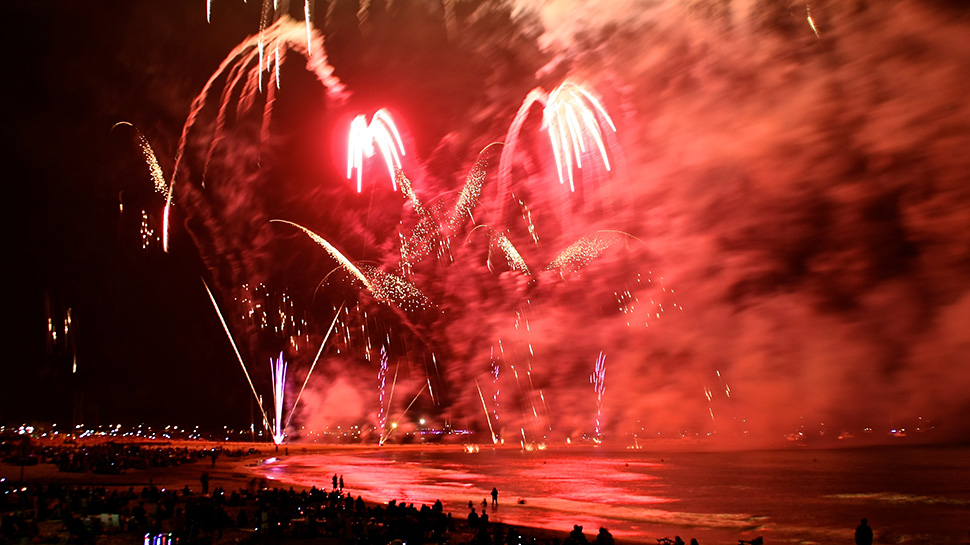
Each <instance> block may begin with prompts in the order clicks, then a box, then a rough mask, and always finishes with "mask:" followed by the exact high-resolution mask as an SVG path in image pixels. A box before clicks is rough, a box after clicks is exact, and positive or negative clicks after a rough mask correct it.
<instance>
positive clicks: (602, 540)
mask: <svg viewBox="0 0 970 545" xmlns="http://www.w3.org/2000/svg"><path fill="white" fill-rule="evenodd" d="M596 545H613V534H611V533H610V531H609V530H607V529H606V528H600V533H599V534H597V535H596Z"/></svg>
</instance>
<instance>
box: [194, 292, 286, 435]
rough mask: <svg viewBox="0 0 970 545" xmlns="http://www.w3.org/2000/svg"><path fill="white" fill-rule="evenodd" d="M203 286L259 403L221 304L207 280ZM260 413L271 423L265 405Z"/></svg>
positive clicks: (264, 419) (260, 406) (261, 407)
mask: <svg viewBox="0 0 970 545" xmlns="http://www.w3.org/2000/svg"><path fill="white" fill-rule="evenodd" d="M202 285H203V286H205V291H206V293H208V294H209V300H210V301H212V308H214V309H215V310H216V315H217V316H219V322H220V323H221V324H222V329H223V330H224V331H225V332H226V336H227V337H229V344H231V345H232V350H233V352H235V353H236V359H237V360H239V366H240V367H242V370H243V374H244V375H246V382H248V383H249V389H250V390H252V392H253V397H255V398H256V400H257V401H259V399H260V397H259V394H257V393H256V387H255V386H253V379H252V378H250V377H249V371H248V370H247V369H246V364H245V363H243V359H242V355H241V354H239V349H238V348H236V341H235V340H233V338H232V333H230V332H229V326H228V325H226V320H225V318H223V317H222V311H220V310H219V304H218V303H216V298H215V296H214V295H212V291H211V290H210V289H209V285H208V284H207V283H206V281H205V279H203V280H202ZM259 411H260V412H261V413H262V415H263V421H265V422H269V418H268V417H267V416H266V411H265V410H264V409H263V404H262V403H259Z"/></svg>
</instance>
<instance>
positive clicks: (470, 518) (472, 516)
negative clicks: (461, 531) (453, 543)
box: [468, 507, 478, 528]
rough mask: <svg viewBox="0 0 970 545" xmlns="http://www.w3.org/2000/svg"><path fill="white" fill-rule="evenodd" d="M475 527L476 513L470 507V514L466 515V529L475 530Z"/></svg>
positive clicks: (476, 522)
mask: <svg viewBox="0 0 970 545" xmlns="http://www.w3.org/2000/svg"><path fill="white" fill-rule="evenodd" d="M476 526H478V512H476V511H475V508H474V507H472V511H471V513H468V527H469V528H475V527H476Z"/></svg>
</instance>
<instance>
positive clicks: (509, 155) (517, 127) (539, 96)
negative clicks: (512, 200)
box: [495, 87, 558, 229]
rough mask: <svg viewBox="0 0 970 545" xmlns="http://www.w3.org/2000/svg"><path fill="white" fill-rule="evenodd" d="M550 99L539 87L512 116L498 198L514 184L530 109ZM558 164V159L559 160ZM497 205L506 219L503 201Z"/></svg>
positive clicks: (544, 106)
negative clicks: (517, 154)
mask: <svg viewBox="0 0 970 545" xmlns="http://www.w3.org/2000/svg"><path fill="white" fill-rule="evenodd" d="M548 101H549V93H547V92H545V91H544V90H543V89H541V88H539V87H537V88H535V89H533V90H531V91H529V94H527V95H526V96H525V99H524V100H523V101H522V105H521V106H519V110H518V111H517V112H516V113H515V117H514V118H512V123H511V124H510V125H509V129H508V131H506V134H505V146H504V147H503V148H502V157H501V159H500V160H499V172H498V193H497V198H498V199H502V198H504V196H505V195H507V194H508V193H509V188H510V187H511V185H512V166H513V160H514V156H515V149H516V146H518V142H519V133H520V132H522V125H523V124H524V123H525V120H526V119H527V118H528V117H529V111H530V110H531V109H532V105H533V104H536V103H539V104H541V105H542V107H543V109H545V108H546V105H547V103H548ZM557 149H558V148H556V147H555V146H553V152H554V153H557ZM557 164H558V161H557ZM495 207H496V209H497V210H499V216H500V218H501V219H502V220H504V212H503V210H504V209H505V207H504V206H501V203H496V204H495ZM503 227H504V223H503V221H500V222H499V226H498V228H499V229H501V228H503Z"/></svg>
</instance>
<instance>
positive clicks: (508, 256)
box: [488, 233, 532, 276]
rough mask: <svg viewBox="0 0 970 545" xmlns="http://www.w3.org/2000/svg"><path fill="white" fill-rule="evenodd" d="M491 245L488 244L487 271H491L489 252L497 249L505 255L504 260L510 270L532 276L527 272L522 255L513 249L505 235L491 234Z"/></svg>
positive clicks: (530, 272)
mask: <svg viewBox="0 0 970 545" xmlns="http://www.w3.org/2000/svg"><path fill="white" fill-rule="evenodd" d="M491 239H492V241H491V244H489V264H488V265H489V267H488V268H489V270H491V268H492V267H491V254H492V252H491V250H492V248H493V247H497V248H499V249H500V250H502V253H503V254H504V255H505V260H506V262H507V263H508V266H509V268H510V269H512V270H518V271H522V273H523V274H526V275H528V276H532V271H530V270H529V265H528V264H527V263H526V262H525V259H523V258H522V254H520V253H519V251H518V250H517V249H516V248H515V246H514V245H513V244H512V241H511V240H509V237H507V236H505V233H492V236H491Z"/></svg>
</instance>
